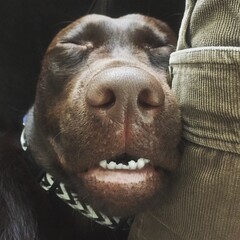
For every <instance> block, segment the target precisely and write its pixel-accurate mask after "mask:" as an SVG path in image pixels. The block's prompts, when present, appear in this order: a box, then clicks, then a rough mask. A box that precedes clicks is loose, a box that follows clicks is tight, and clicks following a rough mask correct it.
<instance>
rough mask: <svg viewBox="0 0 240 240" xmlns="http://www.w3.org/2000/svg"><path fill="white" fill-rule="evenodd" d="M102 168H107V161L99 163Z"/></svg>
mask: <svg viewBox="0 0 240 240" xmlns="http://www.w3.org/2000/svg"><path fill="white" fill-rule="evenodd" d="M99 165H100V167H102V168H105V169H106V168H107V161H106V160H102V161H101V162H100V163H99Z"/></svg>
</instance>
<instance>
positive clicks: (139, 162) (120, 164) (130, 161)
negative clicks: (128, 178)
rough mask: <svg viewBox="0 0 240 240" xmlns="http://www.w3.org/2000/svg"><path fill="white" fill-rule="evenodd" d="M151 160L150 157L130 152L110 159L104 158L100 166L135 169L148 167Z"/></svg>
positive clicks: (104, 167)
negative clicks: (135, 155) (137, 155)
mask: <svg viewBox="0 0 240 240" xmlns="http://www.w3.org/2000/svg"><path fill="white" fill-rule="evenodd" d="M149 162H150V160H149V159H146V158H141V157H134V156H130V155H128V154H122V155H120V156H117V157H114V158H112V159H109V160H102V161H100V162H99V166H100V167H102V168H103V169H107V170H129V171H135V170H140V169H143V168H145V167H146V165H148V163H149Z"/></svg>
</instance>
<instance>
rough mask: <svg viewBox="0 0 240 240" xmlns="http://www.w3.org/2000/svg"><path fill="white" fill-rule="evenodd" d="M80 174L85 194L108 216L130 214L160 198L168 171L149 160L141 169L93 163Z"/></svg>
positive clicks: (95, 207)
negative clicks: (108, 167) (96, 165)
mask: <svg viewBox="0 0 240 240" xmlns="http://www.w3.org/2000/svg"><path fill="white" fill-rule="evenodd" d="M119 168H120V167H119ZM78 177H79V178H80V179H81V182H82V184H83V186H82V187H83V188H84V189H85V191H84V192H85V196H83V198H85V200H86V201H88V203H89V204H90V205H91V206H92V207H93V208H94V209H96V210H98V211H101V212H102V213H104V214H106V215H108V216H117V217H127V216H132V215H134V214H135V213H137V212H140V211H143V210H144V209H145V206H146V205H147V206H149V204H150V203H151V202H152V201H154V199H156V198H157V196H158V195H159V193H160V192H161V190H162V188H163V186H164V182H165V180H166V173H165V171H164V170H163V169H161V168H156V167H154V166H151V165H150V164H146V166H144V167H142V168H141V169H116V168H115V169H107V168H102V167H94V168H91V169H89V170H87V171H86V172H84V173H81V174H79V176H78ZM80 192H82V191H80ZM86 196H87V197H86ZM79 197H80V198H81V193H80V195H79ZM96 199H97V201H96ZM83 201H84V200H83Z"/></svg>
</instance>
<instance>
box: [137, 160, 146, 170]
mask: <svg viewBox="0 0 240 240" xmlns="http://www.w3.org/2000/svg"><path fill="white" fill-rule="evenodd" d="M144 166H145V161H144V158H139V159H138V161H137V168H138V169H142V168H143V167H144Z"/></svg>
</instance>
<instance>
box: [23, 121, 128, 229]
mask: <svg viewBox="0 0 240 240" xmlns="http://www.w3.org/2000/svg"><path fill="white" fill-rule="evenodd" d="M25 120H26V117H24V119H23V126H24V127H23V131H22V134H21V137H20V143H21V147H22V149H23V150H24V151H25V152H27V151H28V144H27V140H26V135H25ZM37 181H38V182H39V184H40V186H41V187H42V188H43V189H44V190H45V191H47V192H49V193H50V192H51V193H54V194H55V195H56V196H57V197H58V198H60V199H61V200H63V201H64V202H65V203H67V204H68V205H69V206H70V207H72V208H73V209H75V210H78V211H79V212H80V213H81V214H82V215H84V216H86V217H87V218H89V219H91V220H93V221H95V222H97V223H99V224H101V225H104V226H107V227H109V228H111V229H122V230H128V229H129V228H130V226H131V224H132V222H133V218H128V219H121V218H119V217H111V218H110V217H107V216H106V215H105V214H103V213H101V212H97V211H95V210H93V208H92V207H91V206H90V205H88V204H85V203H83V202H80V201H79V200H78V198H77V194H76V193H74V192H72V191H70V190H69V189H68V187H67V186H66V185H65V184H64V183H61V182H59V181H58V180H57V179H55V178H54V177H53V176H52V175H51V174H49V173H46V172H45V171H41V173H40V175H39V176H38V177H37Z"/></svg>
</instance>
